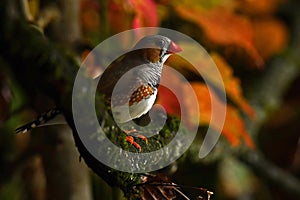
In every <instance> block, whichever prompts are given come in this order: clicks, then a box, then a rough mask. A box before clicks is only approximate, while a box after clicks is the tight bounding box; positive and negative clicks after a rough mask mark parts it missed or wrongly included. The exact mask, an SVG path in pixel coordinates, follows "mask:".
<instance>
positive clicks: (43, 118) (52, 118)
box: [15, 108, 66, 133]
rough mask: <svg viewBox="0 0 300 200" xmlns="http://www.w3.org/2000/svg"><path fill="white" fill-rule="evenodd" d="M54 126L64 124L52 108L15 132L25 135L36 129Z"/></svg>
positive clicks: (62, 118) (59, 112) (60, 114)
mask: <svg viewBox="0 0 300 200" xmlns="http://www.w3.org/2000/svg"><path fill="white" fill-rule="evenodd" d="M54 124H66V122H65V120H64V117H63V115H62V113H61V111H60V110H59V109H58V108H53V109H51V110H48V111H47V112H45V113H43V114H41V115H39V116H38V117H37V118H36V119H35V120H33V121H31V122H29V123H27V124H25V125H23V126H20V127H19V128H17V129H16V130H15V132H16V133H26V132H27V131H30V130H31V129H33V128H36V127H40V126H46V125H54Z"/></svg>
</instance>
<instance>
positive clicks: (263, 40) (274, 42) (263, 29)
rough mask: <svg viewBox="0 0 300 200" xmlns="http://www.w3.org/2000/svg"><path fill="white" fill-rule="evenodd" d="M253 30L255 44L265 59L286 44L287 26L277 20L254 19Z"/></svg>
mask: <svg viewBox="0 0 300 200" xmlns="http://www.w3.org/2000/svg"><path fill="white" fill-rule="evenodd" d="M253 30H254V34H255V45H256V47H257V49H258V50H259V52H260V53H261V55H262V56H263V57H264V58H265V59H268V58H269V57H270V56H272V55H274V54H276V53H279V52H280V51H282V50H283V49H284V48H285V47H286V45H287V40H288V31H287V28H286V26H285V25H284V24H283V23H282V22H280V21H278V20H275V19H264V20H257V21H254V22H253ZM270 36H272V37H270Z"/></svg>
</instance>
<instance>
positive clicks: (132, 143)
mask: <svg viewBox="0 0 300 200" xmlns="http://www.w3.org/2000/svg"><path fill="white" fill-rule="evenodd" d="M126 141H127V142H129V143H130V144H131V145H133V146H134V147H135V148H137V149H138V150H139V152H141V151H142V147H141V146H140V145H139V144H138V143H136V142H135V141H134V138H133V137H132V136H131V135H127V136H126Z"/></svg>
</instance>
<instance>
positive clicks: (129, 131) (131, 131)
mask: <svg viewBox="0 0 300 200" xmlns="http://www.w3.org/2000/svg"><path fill="white" fill-rule="evenodd" d="M137 132H138V131H137V130H136V129H131V130H126V131H125V133H126V134H127V135H128V136H126V141H127V142H129V143H130V144H132V145H133V146H134V147H135V148H137V149H138V150H139V151H141V150H142V148H141V146H140V145H139V144H138V143H136V142H135V141H134V138H133V137H132V136H131V135H130V134H132V133H137ZM137 137H138V138H140V139H141V140H143V141H145V143H146V144H148V138H147V137H145V136H143V135H140V134H139V135H137Z"/></svg>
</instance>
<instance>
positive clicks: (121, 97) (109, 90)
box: [15, 35, 182, 148]
mask: <svg viewBox="0 0 300 200" xmlns="http://www.w3.org/2000/svg"><path fill="white" fill-rule="evenodd" d="M180 51H182V49H181V48H180V46H179V45H178V44H176V43H175V42H174V41H172V40H171V39H169V38H168V37H166V36H163V35H149V36H145V37H143V38H142V39H140V40H139V41H138V42H137V43H136V45H135V46H134V47H133V48H132V49H131V50H130V51H129V52H127V53H125V54H124V55H122V56H121V57H119V58H117V59H116V60H115V61H113V62H112V63H111V64H110V65H109V66H108V67H107V68H106V69H105V71H104V72H103V73H102V74H101V76H100V77H99V81H98V85H97V90H98V91H99V92H100V93H102V94H104V97H105V98H104V99H105V101H106V104H107V105H108V106H109V108H110V110H111V114H112V115H113V118H114V120H115V121H116V123H117V124H124V123H127V122H129V121H131V120H133V119H138V118H140V117H141V116H142V115H145V114H146V113H148V112H149V110H150V109H151V108H152V106H153V105H154V103H155V100H156V97H157V92H158V86H159V83H160V79H161V74H162V69H163V66H164V63H165V62H166V60H167V59H168V58H169V57H170V56H171V55H172V54H175V53H178V52H180ZM58 115H61V112H60V110H59V109H57V108H54V109H51V110H49V111H47V112H46V113H43V114H42V115H40V116H38V118H37V119H35V120H34V121H32V122H30V123H28V124H25V125H23V126H21V127H19V128H17V129H16V130H15V131H16V132H17V133H19V132H23V133H25V132H27V131H29V130H31V129H33V128H35V127H39V126H41V125H45V124H46V123H48V122H49V121H51V120H52V119H54V118H58V117H57V116H58ZM126 140H127V141H128V142H130V143H131V144H133V145H134V146H135V147H136V148H140V146H139V145H138V144H137V143H135V142H134V139H133V137H131V136H128V137H127V138H126Z"/></svg>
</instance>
